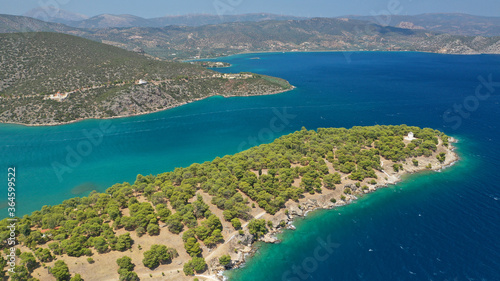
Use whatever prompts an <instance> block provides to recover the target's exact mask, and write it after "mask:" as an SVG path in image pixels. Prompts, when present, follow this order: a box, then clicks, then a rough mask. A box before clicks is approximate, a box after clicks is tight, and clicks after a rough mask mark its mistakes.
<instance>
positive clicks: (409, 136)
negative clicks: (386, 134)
mask: <svg viewBox="0 0 500 281" xmlns="http://www.w3.org/2000/svg"><path fill="white" fill-rule="evenodd" d="M414 139H416V138H415V137H414V135H413V132H409V133H408V136H406V137H405V140H409V141H412V140H414Z"/></svg>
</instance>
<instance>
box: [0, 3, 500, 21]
mask: <svg viewBox="0 0 500 281" xmlns="http://www.w3.org/2000/svg"><path fill="white" fill-rule="evenodd" d="M43 6H55V7H57V8H60V9H63V10H67V11H71V12H75V13H80V14H84V15H87V16H95V15H99V14H104V13H108V14H132V15H136V16H141V17H145V18H152V17H161V16H166V15H185V14H200V13H204V14H215V15H217V14H218V15H227V14H244V13H260V12H265V13H275V14H285V15H295V16H304V17H335V16H342V15H379V14H392V15H396V14H398V15H415V14H422V13H466V14H473V15H483V16H500V1H499V0H368V1H367V0H365V1H363V0H141V1H137V0H136V1H130V0H0V7H1V8H0V14H12V15H22V14H24V13H26V12H27V11H29V10H31V9H33V8H38V7H43Z"/></svg>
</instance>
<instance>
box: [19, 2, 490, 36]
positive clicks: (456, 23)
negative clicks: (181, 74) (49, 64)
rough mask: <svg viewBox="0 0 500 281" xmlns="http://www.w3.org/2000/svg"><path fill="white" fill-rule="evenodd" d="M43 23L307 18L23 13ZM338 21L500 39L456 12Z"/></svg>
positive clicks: (483, 20) (480, 19) (479, 19)
mask: <svg viewBox="0 0 500 281" xmlns="http://www.w3.org/2000/svg"><path fill="white" fill-rule="evenodd" d="M24 15H25V16H27V17H32V18H35V19H39V20H42V21H47V22H54V23H62V24H65V25H68V26H70V27H76V28H114V27H165V26H168V25H178V26H202V25H209V24H221V23H231V22H259V21H269V20H276V21H282V20H304V19H308V18H304V17H296V16H290V15H275V14H269V13H254V14H242V15H224V16H218V15H209V14H194V15H180V16H164V17H157V18H150V19H146V18H142V17H138V16H134V15H112V14H102V15H98V16H94V17H89V16H86V15H81V14H77V13H73V12H69V11H65V10H61V9H56V8H54V7H40V8H36V9H33V10H31V11H29V12H27V13H26V14H24ZM339 18H349V19H357V20H363V21H369V22H372V23H375V24H378V25H382V26H394V27H400V28H407V29H425V30H430V31H435V32H439V33H448V34H452V35H467V36H478V35H481V36H500V17H485V16H475V15H468V14H460V13H435V14H420V15H411V16H409V15H390V16H358V15H349V16H343V17H339Z"/></svg>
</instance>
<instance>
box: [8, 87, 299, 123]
mask: <svg viewBox="0 0 500 281" xmlns="http://www.w3.org/2000/svg"><path fill="white" fill-rule="evenodd" d="M295 88H296V87H295V86H293V85H292V86H291V88H289V89H284V90H280V91H274V92H271V93H263V94H259V95H246V96H242V95H219V96H222V97H224V98H231V97H249V96H267V95H277V94H281V93H286V92H289V91H292V90H294V89H295ZM215 96H217V95H213V96H207V97H202V98H196V99H192V100H189V101H186V102H181V103H177V104H173V105H169V106H166V107H165V108H161V109H157V110H152V111H146V112H140V113H134V114H127V115H119V116H112V117H98V116H95V117H89V118H79V119H75V120H71V121H68V122H55V123H46V124H45V123H42V124H26V123H20V122H6V121H0V124H12V125H22V126H26V127H45V126H59V125H67V124H72V123H77V122H81V121H85V120H107V119H118V118H127V117H134V116H141V115H146V114H151V113H157V112H161V111H165V110H169V109H172V108H176V107H179V106H183V105H186V104H189V103H193V102H197V101H200V100H204V99H207V98H211V97H215Z"/></svg>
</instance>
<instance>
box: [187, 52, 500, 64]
mask: <svg viewBox="0 0 500 281" xmlns="http://www.w3.org/2000/svg"><path fill="white" fill-rule="evenodd" d="M293 53H423V54H436V55H456V56H481V55H493V56H494V55H497V56H499V55H500V53H476V54H462V53H439V52H431V51H409V50H407V51H404V50H398V51H390V50H378V51H375V50H373V51H369V50H307V51H302V50H299V51H244V52H239V53H234V54H230V55H224V56H219V57H203V58H199V59H186V60H179V61H180V62H189V61H199V60H217V59H221V58H229V57H232V56H239V55H252V54H254V55H257V54H293Z"/></svg>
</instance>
